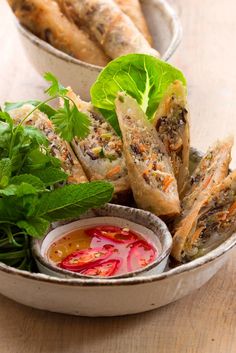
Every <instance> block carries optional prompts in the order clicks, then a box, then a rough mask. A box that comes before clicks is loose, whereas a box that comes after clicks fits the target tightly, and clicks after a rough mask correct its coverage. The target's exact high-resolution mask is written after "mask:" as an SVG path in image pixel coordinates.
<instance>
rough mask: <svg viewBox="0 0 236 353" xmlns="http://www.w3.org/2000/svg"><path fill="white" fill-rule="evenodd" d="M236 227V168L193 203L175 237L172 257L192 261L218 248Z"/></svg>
mask: <svg viewBox="0 0 236 353" xmlns="http://www.w3.org/2000/svg"><path fill="white" fill-rule="evenodd" d="M235 230H236V171H234V172H232V173H231V174H230V175H229V176H228V177H227V178H226V179H225V180H224V181H223V182H222V183H221V184H219V185H217V186H215V187H214V188H213V189H212V191H211V193H210V194H209V195H208V196H207V194H206V193H205V194H204V198H203V199H202V200H201V202H199V203H197V204H195V205H194V207H193V208H192V210H191V212H190V213H189V214H188V215H187V216H186V217H185V218H184V219H183V220H182V221H181V222H180V224H179V226H178V227H177V230H176V232H175V234H174V237H173V248H172V256H173V257H174V258H175V259H176V260H178V261H181V262H186V261H190V260H192V259H194V258H196V257H199V256H202V255H204V254H206V253H207V252H209V251H210V250H212V249H214V248H216V247H217V246H218V245H219V244H221V243H222V242H223V241H224V240H225V239H226V238H228V237H229V236H230V235H231V234H232V233H233V232H234V231H235Z"/></svg>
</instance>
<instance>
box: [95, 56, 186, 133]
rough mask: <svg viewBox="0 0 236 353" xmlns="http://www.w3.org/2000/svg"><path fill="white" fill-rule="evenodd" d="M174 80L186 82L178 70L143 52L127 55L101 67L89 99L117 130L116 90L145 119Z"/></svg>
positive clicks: (151, 115)
mask: <svg viewBox="0 0 236 353" xmlns="http://www.w3.org/2000/svg"><path fill="white" fill-rule="evenodd" d="M175 80H180V81H181V82H182V83H183V84H184V85H186V80H185V78H184V76H183V74H182V73H181V71H179V70H178V69H176V68H175V67H173V66H171V65H170V64H167V63H166V62H164V61H161V60H159V59H157V58H155V57H152V56H149V55H145V54H129V55H126V56H123V57H119V58H117V59H115V60H113V61H111V62H110V63H109V64H108V65H107V66H106V67H105V68H104V69H103V70H102V72H101V73H100V75H99V76H98V78H97V80H96V82H95V83H94V84H93V86H92V87H91V90H90V95H91V100H92V103H93V105H94V106H95V107H97V108H99V109H100V110H101V111H102V113H103V115H104V117H105V118H106V119H107V120H108V121H109V123H110V124H111V125H112V126H113V128H114V129H115V130H116V131H118V126H119V124H118V121H117V116H116V112H115V104H114V102H115V99H116V97H117V94H118V93H119V92H126V93H127V94H128V95H129V96H131V97H133V98H135V99H136V100H137V102H138V104H139V105H140V107H141V108H142V110H143V111H144V113H145V114H146V115H147V117H148V119H152V118H153V116H154V114H155V112H156V110H157V108H158V105H159V103H160V101H161V99H162V97H163V95H164V93H165V91H166V89H167V88H168V86H169V85H170V84H171V83H172V82H174V81H175ZM118 132H119V134H120V131H118Z"/></svg>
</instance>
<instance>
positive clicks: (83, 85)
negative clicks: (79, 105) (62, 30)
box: [16, 0, 182, 100]
mask: <svg viewBox="0 0 236 353" xmlns="http://www.w3.org/2000/svg"><path fill="white" fill-rule="evenodd" d="M141 2H142V6H143V10H144V13H145V15H146V18H147V21H148V24H149V27H150V31H151V33H152V36H153V40H154V47H155V48H156V49H157V50H158V51H159V52H160V53H161V56H162V59H163V60H168V59H169V58H170V57H171V55H172V54H173V53H174V51H175V49H176V48H177V46H178V45H179V43H180V40H181V37H182V28H181V24H180V21H179V18H178V16H177V14H176V13H175V11H174V9H173V8H172V7H171V6H170V5H169V4H168V3H167V2H166V1H165V0H142V1H141ZM16 23H17V28H18V31H19V35H20V38H21V41H22V44H23V46H24V48H25V51H26V54H27V56H28V58H29V60H30V62H31V63H32V65H33V66H34V67H35V69H36V70H37V71H38V72H39V73H40V75H42V74H43V73H44V72H48V71H51V72H53V73H54V74H55V75H56V76H57V77H58V78H59V80H60V81H61V82H62V83H63V84H64V85H66V86H68V85H70V86H71V87H72V88H73V89H74V91H75V92H77V93H79V94H80V96H81V98H82V99H84V100H90V95H89V91H90V87H91V85H92V84H93V83H94V81H95V80H96V78H97V76H98V74H99V73H100V71H101V69H102V68H101V67H99V66H95V65H91V64H87V63H84V62H82V61H80V60H77V59H74V58H72V57H71V56H69V55H67V54H65V53H63V52H61V51H59V50H57V49H55V48H53V47H52V46H51V45H49V44H48V43H46V42H45V41H43V40H41V39H39V38H38V37H36V36H35V35H33V34H32V33H30V32H29V31H28V30H26V29H25V28H24V27H22V26H21V25H20V24H19V23H18V22H16Z"/></svg>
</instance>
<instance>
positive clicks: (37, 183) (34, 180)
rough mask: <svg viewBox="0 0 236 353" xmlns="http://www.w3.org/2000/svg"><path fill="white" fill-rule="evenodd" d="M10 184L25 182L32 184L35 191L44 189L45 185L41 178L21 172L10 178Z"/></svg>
mask: <svg viewBox="0 0 236 353" xmlns="http://www.w3.org/2000/svg"><path fill="white" fill-rule="evenodd" d="M10 182H11V184H15V185H20V184H21V183H27V184H30V185H32V186H33V187H34V188H35V189H36V190H37V191H43V190H45V185H44V183H43V182H42V180H41V179H39V178H38V177H37V176H35V175H31V174H21V175H17V176H14V177H13V178H11V180H10Z"/></svg>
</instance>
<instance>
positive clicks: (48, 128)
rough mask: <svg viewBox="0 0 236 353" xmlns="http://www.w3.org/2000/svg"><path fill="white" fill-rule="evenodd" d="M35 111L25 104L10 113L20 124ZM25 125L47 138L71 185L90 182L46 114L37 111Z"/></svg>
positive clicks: (32, 107) (51, 150) (52, 152)
mask: <svg viewBox="0 0 236 353" xmlns="http://www.w3.org/2000/svg"><path fill="white" fill-rule="evenodd" d="M33 109H34V106H32V105H30V104H25V105H23V106H22V107H21V108H17V109H14V110H11V111H10V112H9V113H10V115H11V117H12V118H13V119H14V121H15V123H16V124H19V123H20V122H21V121H22V120H23V119H24V118H25V116H26V115H27V114H29V113H30V112H31V111H32V110H33ZM24 124H25V125H31V126H34V127H36V128H38V129H39V130H40V131H41V132H42V133H43V134H44V135H45V136H46V137H47V139H48V141H49V148H50V152H51V154H52V155H53V156H54V157H56V158H58V159H59V160H60V161H61V165H62V168H63V169H64V171H65V172H66V173H67V174H69V177H68V182H69V183H71V184H80V183H84V182H87V181H88V179H87V177H86V175H85V173H84V171H83V168H82V166H81V164H80V163H79V161H78V160H77V158H76V156H75V154H74V152H73V151H72V149H71V147H70V145H69V144H68V143H67V142H66V141H63V140H62V139H61V138H60V137H59V136H58V135H57V134H56V133H55V131H54V129H53V125H52V122H51V121H50V120H49V119H48V117H47V116H46V114H44V113H42V112H40V111H39V110H35V111H34V112H33V113H32V114H31V115H30V116H29V117H28V118H27V119H26V120H25V122H24Z"/></svg>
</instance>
